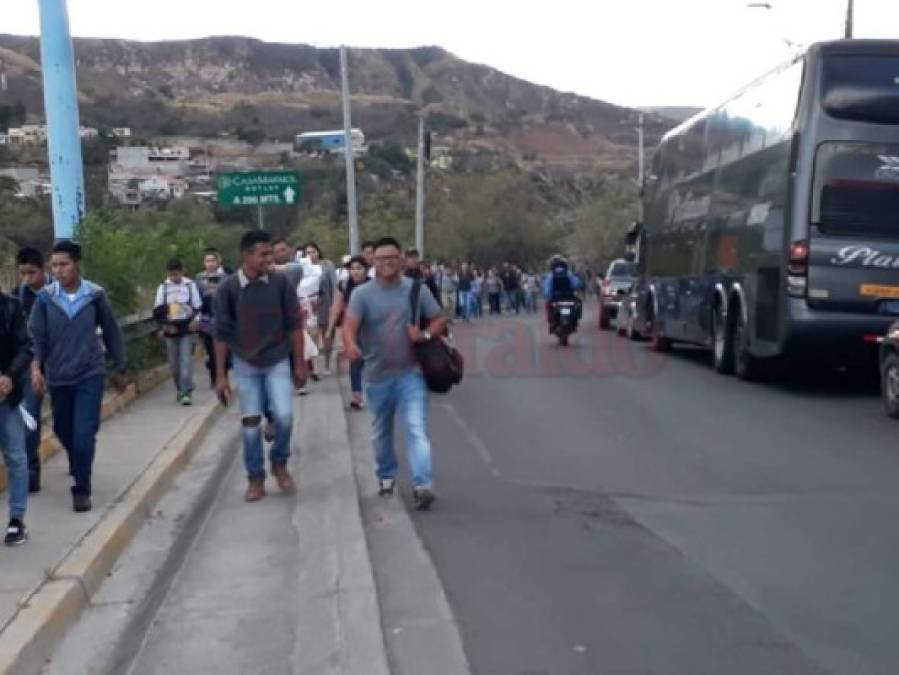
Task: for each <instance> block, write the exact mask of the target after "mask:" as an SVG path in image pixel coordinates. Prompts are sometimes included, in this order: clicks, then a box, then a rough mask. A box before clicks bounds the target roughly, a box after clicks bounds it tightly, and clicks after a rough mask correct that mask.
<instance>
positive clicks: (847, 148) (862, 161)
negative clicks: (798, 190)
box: [812, 143, 899, 239]
mask: <svg viewBox="0 0 899 675" xmlns="http://www.w3.org/2000/svg"><path fill="white" fill-rule="evenodd" d="M812 220H813V222H814V223H815V224H816V225H818V228H819V229H820V231H821V232H822V233H823V234H828V235H833V236H850V237H856V236H868V237H887V238H891V239H895V238H899V145H879V144H874V143H824V144H822V145H821V147H820V148H819V149H818V157H817V159H816V161H815V197H814V208H813V212H812Z"/></svg>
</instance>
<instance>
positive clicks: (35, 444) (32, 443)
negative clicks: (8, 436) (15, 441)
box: [22, 377, 44, 476]
mask: <svg viewBox="0 0 899 675" xmlns="http://www.w3.org/2000/svg"><path fill="white" fill-rule="evenodd" d="M23 394H24V398H23V400H22V405H24V406H25V410H27V411H28V414H29V415H31V416H32V417H33V418H34V421H35V422H37V428H35V429H34V430H33V431H31V430H29V429H28V428H26V429H25V448H26V450H27V452H28V473H29V474H33V475H36V476H39V475H40V473H41V455H40V447H41V414H42V412H43V406H44V397H43V396H38V395H37V394H36V393H34V389H33V388H32V386H31V378H30V377H26V378H25V391H24V392H23Z"/></svg>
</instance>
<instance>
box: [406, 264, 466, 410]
mask: <svg viewBox="0 0 899 675" xmlns="http://www.w3.org/2000/svg"><path fill="white" fill-rule="evenodd" d="M420 300H421V281H420V280H419V279H416V280H415V281H413V282H412V294H411V303H412V325H413V326H417V325H420V323H421V302H420ZM413 350H414V351H415V360H416V361H417V362H418V365H419V366H421V372H422V375H423V376H424V378H425V384H427V386H428V389H429V390H430V391H432V392H434V393H435V394H446V393H448V392H449V390H450V389H452V388H453V385H456V384H459V383H460V382H461V381H462V376H463V374H464V372H465V361H464V359H463V358H462V354H461V352H459V350H458V349H456V346H455V344H454V343H453V339H452V334H450V335H448V336H446V337H444V336H440V335H434V336H432V337H431V339H430V340H425V341H424V342H419V343H417V344H415V345H413Z"/></svg>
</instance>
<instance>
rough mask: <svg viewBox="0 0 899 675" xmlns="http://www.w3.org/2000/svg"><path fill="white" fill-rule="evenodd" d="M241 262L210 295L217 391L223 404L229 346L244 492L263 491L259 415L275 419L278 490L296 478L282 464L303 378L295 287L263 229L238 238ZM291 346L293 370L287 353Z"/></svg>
mask: <svg viewBox="0 0 899 675" xmlns="http://www.w3.org/2000/svg"><path fill="white" fill-rule="evenodd" d="M240 249H241V253H242V254H243V265H242V266H241V268H240V269H239V270H238V271H237V273H236V274H232V275H231V276H230V277H228V279H227V280H226V281H225V282H224V283H223V284H222V285H221V286H220V287H219V290H218V292H217V294H216V297H215V338H216V344H215V349H216V364H217V366H218V373H217V374H216V384H215V388H216V392H217V393H218V396H219V398H220V399H221V400H222V402H223V403H227V402H228V401H229V400H230V398H231V387H230V385H229V384H228V375H227V373H226V372H225V367H224V364H225V362H226V359H227V356H228V351H229V350H230V351H231V354H232V355H233V357H234V376H235V380H236V384H237V393H238V397H239V398H240V409H241V415H242V418H243V419H242V424H243V446H244V464H245V466H246V470H247V478H248V483H249V484H248V486H247V492H246V495H245V499H246V501H248V502H256V501H259V500H260V499H262V498H263V497H265V458H264V456H263V448H262V442H263V434H262V419H263V415H264V414H265V413H266V412H269V413H271V416H272V418H273V421H274V427H275V430H274V435H273V436H274V438H273V443H272V447H271V451H270V457H271V470H272V474H273V475H274V477H275V480H276V482H277V484H278V487H279V488H280V489H281V491H282V492H285V493H289V492H293V491H294V489H295V488H296V484H295V482H294V480H293V477H292V476H291V475H290V472H289V471H288V470H287V461H288V460H289V459H290V446H291V436H292V433H293V388H294V386H296V387H297V388H299V387H302V386H303V385H304V384H305V380H306V365H305V364H306V362H305V357H304V354H303V326H302V321H301V319H300V312H299V306H298V302H297V293H296V288H295V286H294V285H293V284H292V283H291V282H290V281H289V280H288V278H287V277H286V276H285V275H284V274H282V273H280V272H277V271H275V270H273V269H272V243H271V237H270V236H269V234H268V233H266V232H265V231H264V230H251V231H250V232H247V233H246V234H245V235H244V236H243V238H242V239H241V242H240ZM291 350H292V352H293V369H292V371H293V372H291V366H290V359H289V355H290V353H291Z"/></svg>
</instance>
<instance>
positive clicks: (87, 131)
mask: <svg viewBox="0 0 899 675" xmlns="http://www.w3.org/2000/svg"><path fill="white" fill-rule="evenodd" d="M78 135H79V136H80V137H81V138H97V137H98V136H99V135H100V132H99V131H98V130H97V129H94V127H81V128H80V129H78Z"/></svg>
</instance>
